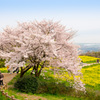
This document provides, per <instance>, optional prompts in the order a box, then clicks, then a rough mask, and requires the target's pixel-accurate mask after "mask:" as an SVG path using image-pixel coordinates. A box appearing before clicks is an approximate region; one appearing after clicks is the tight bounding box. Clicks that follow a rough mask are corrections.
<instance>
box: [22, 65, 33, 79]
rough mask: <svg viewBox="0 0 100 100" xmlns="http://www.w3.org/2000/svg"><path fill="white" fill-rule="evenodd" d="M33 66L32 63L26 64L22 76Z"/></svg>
mask: <svg viewBox="0 0 100 100" xmlns="http://www.w3.org/2000/svg"><path fill="white" fill-rule="evenodd" d="M31 67H32V65H28V66H26V67H25V68H24V69H23V68H22V67H21V73H20V78H21V77H23V75H24V74H25V73H26V72H27V71H28V70H29V69H30V68H31Z"/></svg>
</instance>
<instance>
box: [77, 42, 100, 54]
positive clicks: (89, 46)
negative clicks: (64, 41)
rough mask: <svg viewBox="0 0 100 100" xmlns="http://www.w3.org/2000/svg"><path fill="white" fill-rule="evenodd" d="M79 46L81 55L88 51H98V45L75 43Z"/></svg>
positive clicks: (99, 45) (99, 46) (99, 48)
mask: <svg viewBox="0 0 100 100" xmlns="http://www.w3.org/2000/svg"><path fill="white" fill-rule="evenodd" d="M77 45H79V46H80V48H79V49H80V50H81V52H82V53H86V52H88V51H90V52H91V51H100V43H77Z"/></svg>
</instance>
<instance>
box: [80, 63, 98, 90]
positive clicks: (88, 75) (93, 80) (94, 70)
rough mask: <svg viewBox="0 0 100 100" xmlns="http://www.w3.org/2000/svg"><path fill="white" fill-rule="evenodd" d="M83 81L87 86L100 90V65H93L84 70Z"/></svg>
mask: <svg viewBox="0 0 100 100" xmlns="http://www.w3.org/2000/svg"><path fill="white" fill-rule="evenodd" d="M81 71H82V73H83V79H82V81H83V82H84V83H85V84H86V85H87V86H92V87H94V88H95V89H99V90H100V64H93V65H91V66H85V67H84V68H82V70H81Z"/></svg>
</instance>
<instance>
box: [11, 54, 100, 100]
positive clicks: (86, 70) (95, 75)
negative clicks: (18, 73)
mask: <svg viewBox="0 0 100 100" xmlns="http://www.w3.org/2000/svg"><path fill="white" fill-rule="evenodd" d="M81 59H82V60H83V61H84V62H85V63H86V62H88V63H93V62H94V61H95V62H96V60H97V58H94V57H92V58H91V57H88V56H85V57H84V56H83V57H82V56H81ZM28 73H29V72H28ZM28 73H27V74H28ZM82 73H83V79H82V81H83V82H84V83H85V84H86V89H87V91H88V92H87V94H86V95H85V98H84V96H83V95H82V96H81V95H80V94H79V98H77V97H73V96H71V95H74V96H75V94H73V92H72V94H70V93H68V94H67V96H66V95H58V94H54V95H52V94H48V93H44V94H35V95H36V96H42V97H45V98H47V99H48V100H82V98H83V100H84V99H85V100H89V99H90V98H91V100H94V99H96V100H99V99H98V98H99V96H100V95H99V94H100V93H99V92H100V64H95V65H91V66H86V67H83V68H82ZM42 76H43V77H41V79H40V80H41V81H42V82H54V81H58V82H62V83H66V85H67V86H68V85H69V83H68V82H66V79H65V77H67V79H68V78H69V76H68V74H67V73H66V72H63V73H62V75H57V74H56V75H55V76H54V74H53V71H52V70H49V69H44V70H43V73H42ZM16 79H17V77H15V78H14V79H13V80H12V81H11V82H10V83H9V84H13V83H14V81H15V80H16ZM68 80H72V78H69V79H68ZM10 91H12V92H13V91H15V92H16V93H18V91H16V90H14V89H10ZM29 95H30V94H29ZM68 95H69V96H68ZM98 95H99V96H98ZM20 100H21V99H20Z"/></svg>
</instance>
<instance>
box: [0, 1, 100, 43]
mask: <svg viewBox="0 0 100 100" xmlns="http://www.w3.org/2000/svg"><path fill="white" fill-rule="evenodd" d="M42 19H46V20H49V19H53V20H54V21H61V23H62V24H63V25H66V27H68V28H72V29H73V30H76V31H77V33H76V35H75V37H74V40H73V41H74V42H76V43H100V0H0V31H2V29H3V28H5V27H6V26H7V25H8V26H11V27H13V26H16V25H17V21H19V22H24V21H34V20H38V21H41V20H42Z"/></svg>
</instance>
